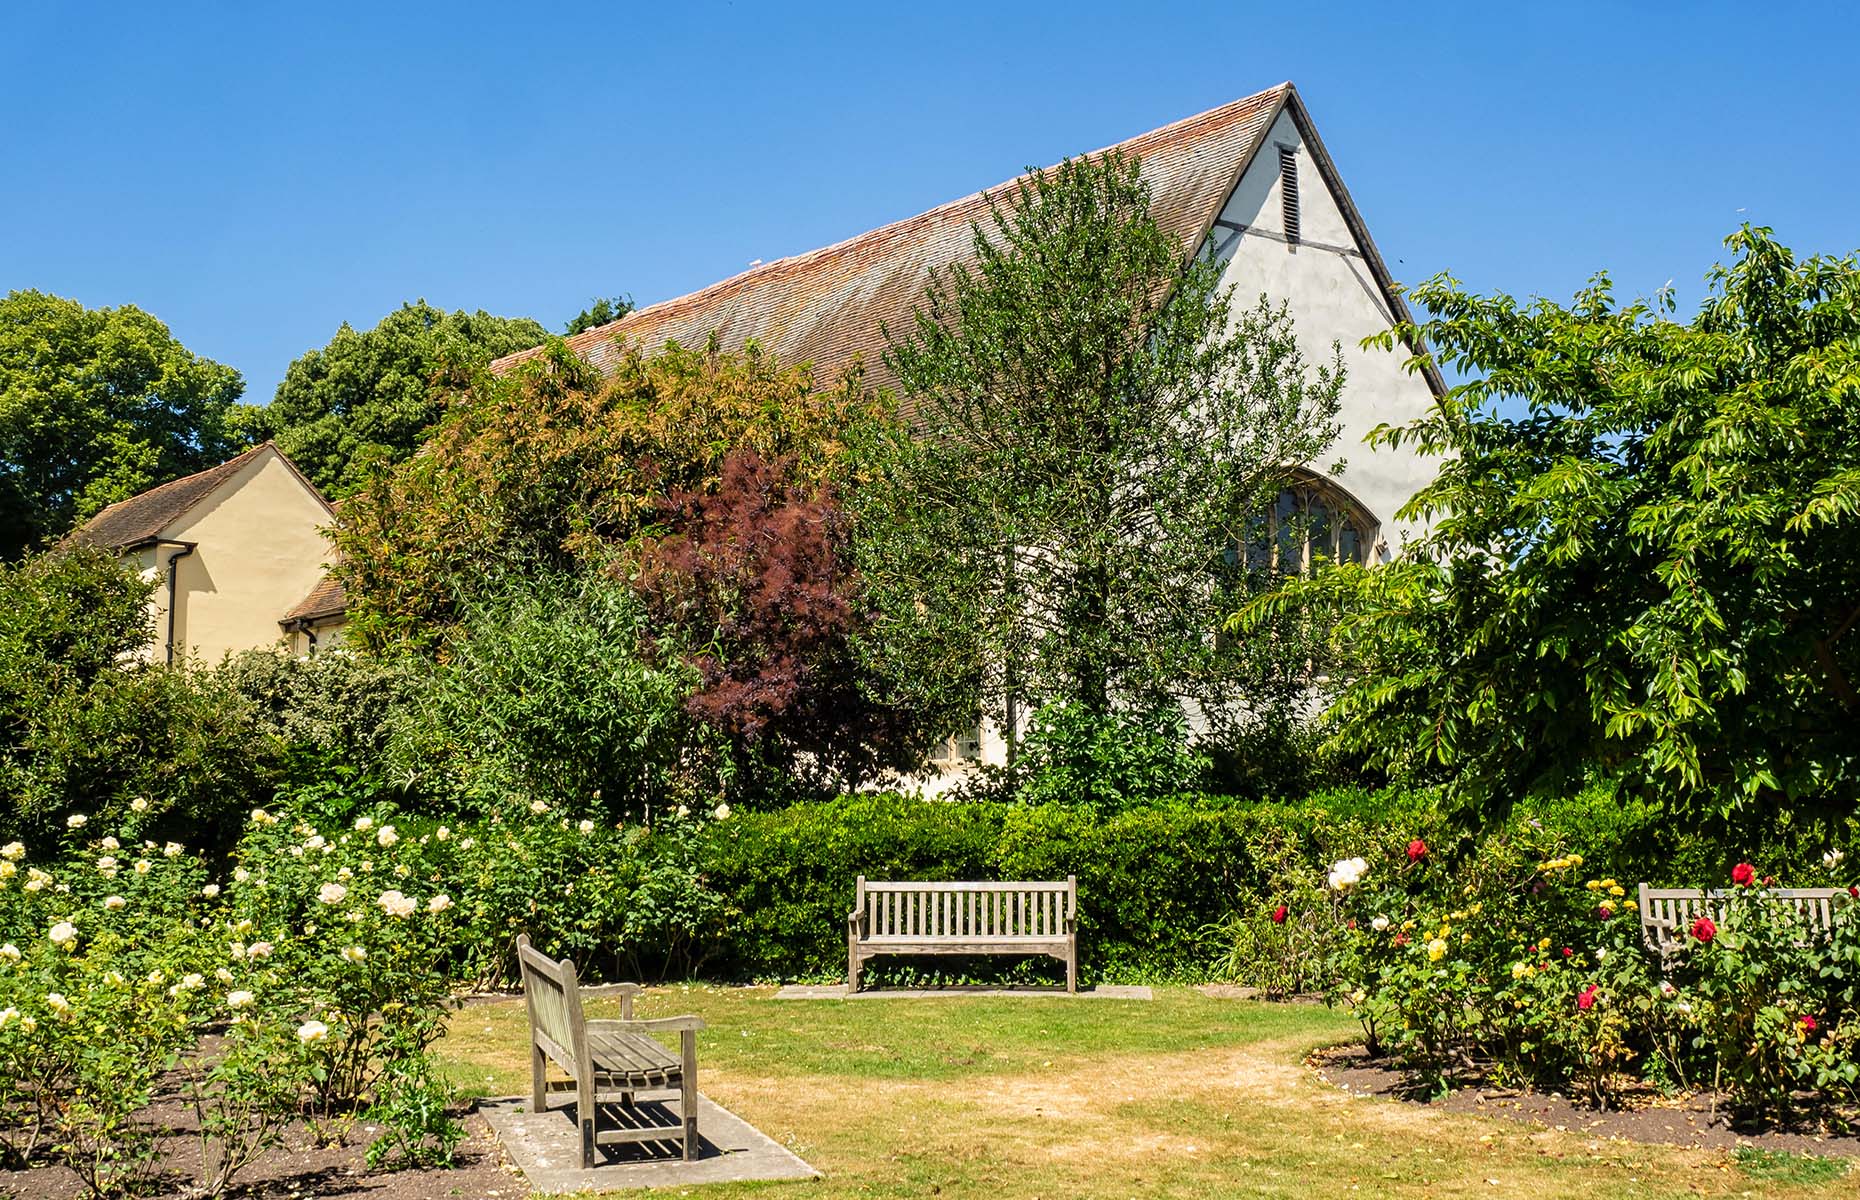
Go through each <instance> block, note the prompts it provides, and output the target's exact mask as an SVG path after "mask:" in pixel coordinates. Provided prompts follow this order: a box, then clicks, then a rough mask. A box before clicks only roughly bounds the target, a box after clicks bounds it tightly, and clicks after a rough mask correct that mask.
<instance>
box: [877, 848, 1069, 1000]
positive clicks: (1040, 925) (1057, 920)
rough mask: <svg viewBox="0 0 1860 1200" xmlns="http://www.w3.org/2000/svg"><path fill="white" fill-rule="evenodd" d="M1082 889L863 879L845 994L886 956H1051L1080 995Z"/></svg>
mask: <svg viewBox="0 0 1860 1200" xmlns="http://www.w3.org/2000/svg"><path fill="white" fill-rule="evenodd" d="M1078 909H1079V885H1078V877H1077V876H1075V875H1068V876H1067V877H1066V879H1065V881H1064V882H1063V883H929V882H922V881H919V882H906V883H875V882H870V881H868V880H867V879H866V877H865V876H863V875H861V876H859V882H858V885H857V892H856V894H855V897H854V899H853V907H852V911H851V912H850V913H848V914H847V916H846V987H847V990H848V991H849V992H856V991H858V990H859V973H860V969H861V967H862V966H863V965H864V964H865V961H866V960H867V959H871V958H877V957H878V956H879V955H881V954H1045V955H1048V956H1050V957H1052V958H1056V959H1058V960H1059V961H1060V962H1063V963H1065V964H1066V991H1068V992H1076V991H1078V982H1079V928H1078Z"/></svg>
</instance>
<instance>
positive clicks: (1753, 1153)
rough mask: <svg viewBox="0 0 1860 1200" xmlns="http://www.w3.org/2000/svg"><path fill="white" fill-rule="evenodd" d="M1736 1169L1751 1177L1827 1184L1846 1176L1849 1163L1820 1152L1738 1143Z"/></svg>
mask: <svg viewBox="0 0 1860 1200" xmlns="http://www.w3.org/2000/svg"><path fill="white" fill-rule="evenodd" d="M1732 1158H1733V1161H1735V1162H1736V1163H1737V1167H1738V1170H1740V1171H1742V1172H1743V1173H1744V1174H1746V1175H1748V1176H1750V1177H1751V1178H1752V1179H1765V1180H1773V1181H1775V1182H1777V1183H1830V1182H1832V1181H1834V1180H1836V1179H1842V1178H1845V1177H1846V1175H1847V1171H1848V1168H1849V1166H1850V1165H1851V1164H1850V1163H1849V1162H1848V1161H1847V1160H1846V1159H1844V1158H1826V1157H1824V1156H1822V1155H1819V1154H1791V1153H1790V1152H1789V1151H1787V1150H1760V1149H1758V1148H1757V1147H1755V1146H1739V1147H1738V1148H1737V1153H1736V1154H1735V1155H1733V1156H1732Z"/></svg>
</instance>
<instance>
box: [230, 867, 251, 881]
mask: <svg viewBox="0 0 1860 1200" xmlns="http://www.w3.org/2000/svg"><path fill="white" fill-rule="evenodd" d="M250 878H252V872H250V871H248V870H246V869H245V868H244V867H234V868H233V882H234V883H244V882H245V881H246V880H248V879H250Z"/></svg>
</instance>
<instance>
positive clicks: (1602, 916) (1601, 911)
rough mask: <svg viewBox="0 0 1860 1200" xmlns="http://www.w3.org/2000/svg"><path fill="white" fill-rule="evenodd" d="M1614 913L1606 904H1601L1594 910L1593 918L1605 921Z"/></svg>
mask: <svg viewBox="0 0 1860 1200" xmlns="http://www.w3.org/2000/svg"><path fill="white" fill-rule="evenodd" d="M1614 915H1615V910H1614V909H1612V908H1610V907H1608V906H1607V905H1606V904H1604V905H1602V906H1601V907H1600V908H1598V909H1596V910H1595V919H1596V920H1598V921H1606V920H1607V919H1608V918H1610V917H1612V916H1614Z"/></svg>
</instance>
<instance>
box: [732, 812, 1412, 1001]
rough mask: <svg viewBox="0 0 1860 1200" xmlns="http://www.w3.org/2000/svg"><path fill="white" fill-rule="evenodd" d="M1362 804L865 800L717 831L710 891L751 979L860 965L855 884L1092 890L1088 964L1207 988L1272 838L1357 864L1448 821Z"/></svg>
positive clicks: (1086, 910) (1111, 973)
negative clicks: (1214, 929)
mask: <svg viewBox="0 0 1860 1200" xmlns="http://www.w3.org/2000/svg"><path fill="white" fill-rule="evenodd" d="M1370 807H1373V806H1372V805H1371V804H1369V803H1368V802H1367V801H1366V798H1365V797H1363V796H1362V795H1361V794H1358V793H1341V794H1337V795H1332V796H1325V797H1320V798H1318V799H1316V800H1313V801H1309V802H1306V803H1304V804H1301V805H1279V804H1245V803H1238V802H1229V801H1221V800H1217V799H1208V800H1205V801H1203V802H1201V803H1198V804H1193V805H1188V804H1183V805H1172V806H1159V807H1153V808H1137V809H1131V810H1128V811H1125V812H1122V813H1115V814H1099V813H1097V812H1094V811H1092V810H1089V809H1084V808H1078V807H1073V806H1069V805H1057V804H1047V805H1015V804H1005V803H981V802H976V803H939V802H935V801H924V800H917V799H910V798H905V797H898V796H889V795H872V796H854V797H846V798H842V799H838V800H833V801H828V802H825V803H819V804H803V805H795V806H793V807H791V808H786V809H783V810H780V811H777V812H767V813H751V814H742V815H739V816H737V817H733V818H732V819H731V820H729V821H726V822H723V823H721V824H719V825H717V826H714V827H713V828H712V829H711V831H710V833H709V834H708V836H707V841H706V845H705V847H704V850H703V852H702V857H703V863H704V865H703V871H704V876H705V880H706V883H707V884H708V886H709V887H710V888H712V889H714V890H716V891H717V892H719V893H721V894H722V895H723V897H724V898H725V900H726V902H727V903H728V904H729V906H730V908H731V918H730V927H729V932H728V935H727V936H728V943H729V945H728V948H727V950H726V951H725V956H724V961H723V963H721V964H719V965H720V966H722V967H723V969H725V970H726V971H727V972H728V973H730V974H733V975H735V976H737V977H740V978H753V979H769V978H783V979H792V978H810V977H812V978H818V977H823V976H834V975H838V974H840V973H842V972H844V970H845V967H846V913H847V910H848V909H849V908H850V907H851V904H852V896H853V886H854V878H855V877H856V876H858V875H865V876H866V877H868V878H872V879H935V880H943V879H981V880H991V879H1063V878H1065V877H1066V876H1067V875H1077V876H1078V879H1079V909H1080V920H1079V926H1080V943H1081V945H1080V957H1081V960H1082V961H1081V964H1080V965H1081V968H1082V970H1083V971H1084V972H1085V973H1086V975H1087V976H1088V977H1092V978H1097V979H1128V978H1150V979H1156V978H1193V977H1196V976H1200V975H1202V974H1204V973H1205V971H1206V968H1207V965H1208V963H1209V962H1210V960H1211V959H1212V957H1213V956H1214V954H1216V953H1218V950H1217V949H1216V948H1213V947H1210V946H1208V945H1206V944H1204V939H1203V938H1202V936H1201V933H1202V930H1203V928H1204V927H1206V926H1207V925H1209V924H1210V923H1212V922H1215V921H1218V920H1220V919H1221V918H1222V917H1224V916H1225V915H1227V914H1228V913H1230V912H1231V911H1233V909H1234V907H1235V905H1236V904H1239V903H1243V902H1245V898H1246V897H1248V896H1250V895H1252V894H1255V893H1257V892H1258V891H1260V890H1261V889H1262V888H1263V886H1264V885H1265V882H1266V881H1265V880H1264V879H1263V878H1262V877H1261V872H1260V871H1259V869H1258V868H1257V867H1256V865H1255V860H1256V857H1257V849H1258V847H1259V846H1260V845H1261V844H1262V842H1263V841H1264V840H1265V839H1268V838H1275V839H1283V838H1288V837H1289V838H1295V839H1297V841H1298V843H1299V844H1300V846H1301V847H1303V848H1304V851H1305V852H1306V853H1308V854H1309V855H1310V856H1311V857H1312V858H1313V859H1314V860H1316V859H1325V858H1328V857H1340V856H1344V855H1345V854H1346V853H1347V854H1354V853H1357V852H1358V850H1359V848H1360V847H1362V846H1363V845H1364V844H1365V839H1366V838H1375V839H1386V838H1397V837H1399V838H1400V839H1401V840H1402V841H1403V842H1404V844H1405V841H1406V839H1407V838H1408V837H1411V836H1414V831H1416V830H1417V829H1421V828H1423V827H1424V826H1429V825H1430V823H1432V824H1437V823H1438V822H1439V820H1440V818H1439V817H1438V816H1437V815H1436V814H1434V813H1432V812H1431V811H1430V810H1428V809H1427V808H1425V807H1422V806H1409V807H1405V808H1404V807H1401V806H1396V808H1395V811H1391V812H1387V813H1377V814H1376V819H1375V820H1373V821H1366V820H1364V819H1362V818H1361V817H1359V816H1357V815H1355V810H1356V809H1358V808H1365V809H1367V808H1370Z"/></svg>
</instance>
